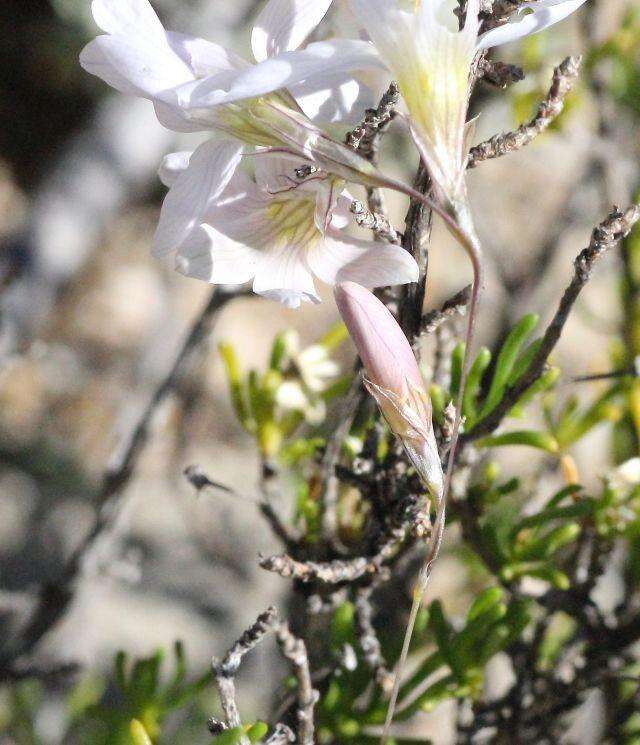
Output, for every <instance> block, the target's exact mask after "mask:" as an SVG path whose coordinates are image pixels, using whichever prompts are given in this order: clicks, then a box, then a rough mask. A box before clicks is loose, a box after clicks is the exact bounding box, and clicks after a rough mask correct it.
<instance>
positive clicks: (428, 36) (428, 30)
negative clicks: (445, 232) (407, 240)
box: [350, 0, 585, 205]
mask: <svg viewBox="0 0 640 745" xmlns="http://www.w3.org/2000/svg"><path fill="white" fill-rule="evenodd" d="M583 2H585V0H534V1H532V2H527V3H524V4H523V5H522V6H521V7H520V9H519V14H518V16H517V17H516V19H515V20H514V22H511V23H507V24H505V25H504V26H500V27H498V28H495V29H493V30H491V31H488V32H487V33H485V34H482V35H480V36H479V35H478V34H479V30H480V22H479V19H478V11H479V0H469V2H468V3H467V15H466V21H465V24H464V27H463V28H462V29H459V27H458V19H457V18H456V17H455V16H454V15H453V9H452V7H451V5H450V4H449V3H448V2H446V0H350V5H351V8H352V10H353V11H354V13H355V15H356V16H357V17H358V20H359V22H360V23H361V25H362V26H363V28H364V29H365V30H366V32H367V34H368V35H369V37H370V38H371V40H372V41H373V43H374V45H375V47H376V48H377V50H378V52H379V54H380V57H381V58H382V60H384V62H385V64H386V65H387V67H388V69H389V71H390V72H391V74H392V76H393V77H394V79H395V80H396V81H397V82H398V85H399V87H400V91H401V93H402V96H403V98H404V101H405V103H406V105H407V108H408V110H409V116H410V126H411V131H412V134H413V137H414V140H415V142H416V145H417V146H418V148H419V150H420V153H421V155H422V158H423V160H424V162H425V164H426V165H427V167H428V168H429V171H430V174H431V177H432V178H433V180H434V182H435V184H436V185H437V186H438V187H439V190H440V196H441V198H442V197H444V200H445V203H446V202H448V203H450V204H453V205H455V204H456V203H459V202H461V201H464V198H465V194H464V189H465V187H464V173H465V168H466V160H467V156H468V151H469V145H470V136H469V126H468V124H467V108H468V101H469V83H470V72H471V68H472V65H473V61H474V59H475V56H476V54H477V53H478V52H479V51H481V50H483V49H488V48H490V47H493V46H496V45H497V44H503V43H506V42H508V41H513V40H515V39H519V38H521V37H523V36H526V35H528V34H532V33H536V32H537V31H541V30H542V29H544V28H547V27H548V26H550V25H551V24H553V23H556V22H557V21H560V20H562V19H563V18H565V17H566V16H567V15H569V14H570V13H572V12H573V11H574V10H576V9H577V8H578V7H580V5H582V3H583ZM525 11H528V12H529V15H523V13H524V12H525Z"/></svg>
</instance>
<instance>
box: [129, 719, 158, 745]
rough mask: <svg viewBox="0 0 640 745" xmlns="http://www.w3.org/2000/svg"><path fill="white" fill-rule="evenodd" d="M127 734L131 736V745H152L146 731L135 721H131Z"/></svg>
mask: <svg viewBox="0 0 640 745" xmlns="http://www.w3.org/2000/svg"><path fill="white" fill-rule="evenodd" d="M129 732H130V734H131V739H132V740H133V745H153V743H152V741H151V738H150V737H149V735H148V734H147V730H146V729H145V728H144V727H143V726H142V723H141V722H139V721H138V720H137V719H132V720H131V724H130V726H129Z"/></svg>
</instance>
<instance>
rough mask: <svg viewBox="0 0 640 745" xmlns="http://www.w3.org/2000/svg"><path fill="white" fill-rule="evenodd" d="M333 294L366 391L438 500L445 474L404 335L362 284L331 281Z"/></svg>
mask: <svg viewBox="0 0 640 745" xmlns="http://www.w3.org/2000/svg"><path fill="white" fill-rule="evenodd" d="M335 297H336V303H337V305H338V309H339V310H340V313H341V315H342V319H343V320H344V322H345V324H346V326H347V328H348V329H349V334H350V335H351V338H352V339H353V342H354V344H355V345H356V348H357V350H358V353H359V355H360V359H361V360H362V364H363V365H364V368H365V371H366V374H367V377H366V378H365V384H366V386H367V389H368V391H369V392H370V393H371V395H372V396H373V397H374V398H375V399H376V401H377V403H378V406H379V407H380V410H381V411H382V414H383V416H384V418H385V419H386V420H387V423H388V424H389V427H390V428H391V430H392V431H393V433H394V434H395V435H396V436H397V437H399V438H400V440H401V442H402V444H403V446H404V448H405V450H406V452H407V454H408V456H409V458H410V459H411V462H412V463H413V465H414V467H415V468H416V471H417V472H418V474H419V476H420V478H421V479H422V481H423V482H424V484H425V486H426V487H427V489H428V490H429V492H430V494H431V496H432V497H433V498H434V499H435V500H436V502H438V501H439V499H440V498H441V496H442V488H443V480H444V479H443V474H442V464H441V462H440V457H439V455H438V447H437V443H436V440H435V436H434V434H433V422H432V418H431V399H430V398H429V394H428V392H427V390H426V388H425V385H424V381H423V380H422V375H421V374H420V369H419V367H418V363H417V361H416V358H415V355H414V354H413V350H412V349H411V345H410V344H409V342H408V340H407V337H406V336H405V335H404V332H403V331H402V329H401V328H400V326H399V325H398V323H397V321H396V320H395V318H394V317H393V316H392V315H391V313H390V312H389V310H388V309H387V308H386V307H385V305H384V304H383V303H381V302H380V301H379V300H378V298H376V297H375V295H373V294H372V293H371V292H369V290H367V289H365V288H364V287H361V286H360V285H358V284H355V283H354V282H345V283H343V284H340V285H338V286H337V287H336V289H335Z"/></svg>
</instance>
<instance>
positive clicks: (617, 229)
mask: <svg viewBox="0 0 640 745" xmlns="http://www.w3.org/2000/svg"><path fill="white" fill-rule="evenodd" d="M638 220H640V205H633V206H631V207H629V209H627V210H626V212H621V211H620V210H619V209H618V208H617V207H616V208H614V210H613V211H612V212H611V214H610V215H609V216H608V217H607V219H606V220H604V221H603V222H602V223H601V224H600V225H598V227H596V228H595V230H594V231H593V233H592V235H591V242H590V244H589V247H588V248H585V249H584V251H582V252H581V253H580V254H579V256H578V257H577V258H576V260H575V262H574V267H575V268H574V275H573V279H572V280H571V284H570V285H569V287H567V289H566V290H565V293H564V295H563V296H562V299H561V301H560V305H559V307H558V310H557V311H556V314H555V316H554V317H553V319H552V321H551V323H550V324H549V326H548V327H547V330H546V332H545V334H544V337H543V339H542V344H541V346H540V348H539V349H538V351H537V353H536V355H535V357H534V358H533V360H532V362H531V364H530V365H529V368H528V369H527V371H526V373H525V374H524V375H522V377H521V378H520V379H519V380H518V382H517V383H515V384H514V385H512V386H510V387H508V388H507V389H506V391H505V393H504V395H503V397H502V400H501V401H500V403H499V404H498V406H496V408H495V409H494V410H493V411H492V412H491V413H490V414H488V415H487V416H486V417H485V418H484V419H482V420H481V421H480V422H478V424H476V426H475V427H473V429H471V430H470V431H469V432H466V433H465V434H464V435H462V437H461V440H462V444H463V445H464V444H468V443H470V442H473V441H474V440H477V439H478V438H479V437H483V436H484V435H488V434H490V433H491V432H493V431H494V430H495V429H496V428H497V427H498V426H499V425H500V423H501V422H502V420H503V419H504V417H505V416H506V415H507V413H508V412H509V411H510V410H511V409H512V408H513V406H515V404H516V403H517V401H518V399H519V398H520V397H521V396H522V395H523V393H525V391H527V389H528V388H529V387H530V386H531V385H533V383H535V381H536V380H537V379H538V378H539V377H540V375H541V374H542V373H543V372H544V368H545V365H546V363H547V359H548V358H549V355H550V354H551V352H552V351H553V349H554V348H555V346H556V344H557V343H558V340H559V339H560V334H561V333H562V329H563V328H564V325H565V323H566V322H567V319H568V318H569V314H570V313H571V310H572V308H573V306H574V304H575V302H576V300H577V299H578V296H579V295H580V292H581V291H582V290H583V288H584V287H585V285H586V284H587V282H588V281H589V279H590V277H591V272H592V270H593V267H594V266H595V264H596V263H597V261H598V260H599V259H600V258H601V257H602V256H603V255H604V254H605V253H606V252H607V251H608V250H609V249H611V248H612V247H613V246H614V245H615V244H616V243H618V241H620V240H622V239H623V238H625V237H626V236H627V235H629V233H630V232H631V230H632V229H633V226H634V225H635V224H636V223H637V222H638Z"/></svg>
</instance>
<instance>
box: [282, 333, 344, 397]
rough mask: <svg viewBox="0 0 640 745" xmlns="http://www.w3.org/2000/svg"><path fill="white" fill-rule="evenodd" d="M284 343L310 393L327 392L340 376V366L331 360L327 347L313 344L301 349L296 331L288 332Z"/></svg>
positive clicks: (292, 362)
mask: <svg viewBox="0 0 640 745" xmlns="http://www.w3.org/2000/svg"><path fill="white" fill-rule="evenodd" d="M284 343H285V348H286V353H287V356H288V358H289V360H290V361H291V364H292V365H293V367H294V368H295V370H296V372H297V373H298V374H299V375H300V377H301V378H302V381H303V383H304V385H305V386H306V387H307V388H308V389H309V390H310V391H313V392H314V393H322V392H323V391H326V390H327V388H328V387H329V385H330V384H331V383H332V382H333V381H335V379H336V378H337V377H338V376H339V375H340V365H339V364H338V363H337V362H336V361H335V360H333V359H331V356H330V351H329V349H327V347H326V346H325V345H323V344H312V345H311V346H309V347H305V348H304V349H301V346H300V334H298V333H297V332H296V331H287V332H286V334H285V338H284Z"/></svg>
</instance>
